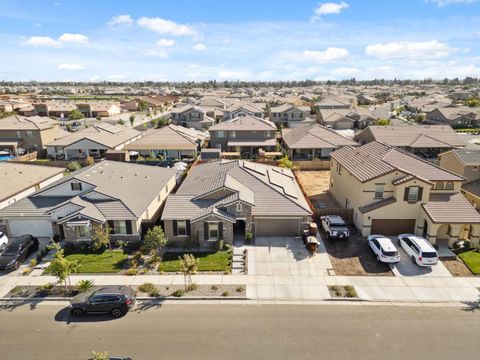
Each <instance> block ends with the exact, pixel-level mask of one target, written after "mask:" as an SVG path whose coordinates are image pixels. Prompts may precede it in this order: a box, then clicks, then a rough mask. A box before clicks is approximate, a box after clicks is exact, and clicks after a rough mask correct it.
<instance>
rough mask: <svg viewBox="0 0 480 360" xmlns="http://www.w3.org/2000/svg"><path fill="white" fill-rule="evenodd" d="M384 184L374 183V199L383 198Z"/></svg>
mask: <svg viewBox="0 0 480 360" xmlns="http://www.w3.org/2000/svg"><path fill="white" fill-rule="evenodd" d="M384 187H385V185H384V184H375V199H383V188H384Z"/></svg>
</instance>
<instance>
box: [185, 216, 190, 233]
mask: <svg viewBox="0 0 480 360" xmlns="http://www.w3.org/2000/svg"><path fill="white" fill-rule="evenodd" d="M186 223H187V235H188V236H190V220H187V221H186Z"/></svg>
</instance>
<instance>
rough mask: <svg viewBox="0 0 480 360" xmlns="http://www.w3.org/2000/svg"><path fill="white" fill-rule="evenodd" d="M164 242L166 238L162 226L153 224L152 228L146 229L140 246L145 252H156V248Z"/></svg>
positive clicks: (165, 242) (164, 243)
mask: <svg viewBox="0 0 480 360" xmlns="http://www.w3.org/2000/svg"><path fill="white" fill-rule="evenodd" d="M166 244H167V238H166V237H165V234H164V233H163V229H162V227H161V226H155V227H153V229H148V231H147V234H146V235H145V239H144V240H143V245H142V248H143V250H144V252H146V253H151V254H157V253H158V250H159V249H160V248H161V247H163V246H165V245H166Z"/></svg>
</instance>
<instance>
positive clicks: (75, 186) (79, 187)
mask: <svg viewBox="0 0 480 360" xmlns="http://www.w3.org/2000/svg"><path fill="white" fill-rule="evenodd" d="M70 186H71V187H72V190H73V191H82V183H79V182H72V183H70Z"/></svg>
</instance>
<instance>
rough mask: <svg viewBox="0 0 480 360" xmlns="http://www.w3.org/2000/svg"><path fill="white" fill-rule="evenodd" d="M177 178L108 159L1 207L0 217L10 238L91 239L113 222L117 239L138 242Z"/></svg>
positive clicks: (162, 170)
mask: <svg viewBox="0 0 480 360" xmlns="http://www.w3.org/2000/svg"><path fill="white" fill-rule="evenodd" d="M175 175H176V171H175V170H173V169H166V168H161V167H157V166H147V165H138V164H132V163H124V162H118V161H103V162H101V163H98V164H96V165H94V166H90V167H86V168H83V169H81V170H79V171H78V172H76V173H75V174H73V175H72V176H67V177H63V178H62V179H60V180H58V181H56V182H54V183H52V184H50V185H48V186H46V187H44V188H43V189H40V190H39V191H37V192H35V193H33V194H31V195H29V196H28V197H26V198H24V199H21V200H19V201H17V202H16V203H15V204H12V205H10V206H7V207H6V208H4V209H1V210H0V219H1V220H2V222H3V223H4V224H6V227H7V231H8V233H9V234H10V235H11V236H17V235H21V234H32V235H33V236H36V237H51V236H53V235H57V236H58V237H59V238H60V239H64V240H65V241H70V242H75V241H90V240H91V234H92V231H93V230H94V227H97V226H106V225H107V224H108V225H109V227H110V230H111V239H112V240H115V239H121V240H125V241H139V240H140V239H141V235H142V233H143V231H142V228H143V230H144V229H145V228H146V227H148V226H151V225H153V224H154V223H155V221H156V220H157V219H158V218H159V216H160V211H161V208H162V206H163V204H164V201H165V199H166V197H167V195H168V194H169V193H170V192H171V191H172V190H173V189H174V188H175V186H176V177H175Z"/></svg>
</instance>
